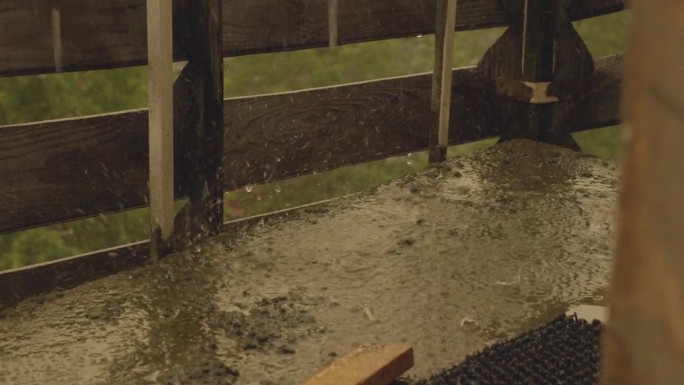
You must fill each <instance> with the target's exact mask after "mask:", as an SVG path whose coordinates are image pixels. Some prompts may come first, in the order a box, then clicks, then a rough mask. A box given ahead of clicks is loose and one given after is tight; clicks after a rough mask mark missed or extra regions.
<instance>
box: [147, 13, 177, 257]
mask: <svg viewBox="0 0 684 385" xmlns="http://www.w3.org/2000/svg"><path fill="white" fill-rule="evenodd" d="M171 11H172V10H171V3H170V2H169V1H168V0H147V47H148V58H149V60H148V61H149V64H148V68H149V72H148V79H149V83H148V84H149V85H148V93H149V131H148V132H149V154H150V156H149V158H150V160H149V170H150V173H149V175H150V182H149V188H150V216H151V218H150V230H151V233H152V235H151V240H152V254H153V255H154V256H157V255H158V254H160V247H161V242H164V241H167V240H168V239H170V237H171V233H172V232H173V221H174V207H173V202H174V199H173V198H174V193H173V189H174V182H173V169H174V168H173V88H172V87H173V57H172V48H173V37H172V27H171V26H172V15H171Z"/></svg>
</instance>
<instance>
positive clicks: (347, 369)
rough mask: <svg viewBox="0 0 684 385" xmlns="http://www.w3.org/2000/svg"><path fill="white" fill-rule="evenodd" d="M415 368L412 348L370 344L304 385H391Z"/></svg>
mask: <svg viewBox="0 0 684 385" xmlns="http://www.w3.org/2000/svg"><path fill="white" fill-rule="evenodd" d="M412 367H413V348H412V347H411V346H410V345H382V346H378V345H366V346H362V347H360V348H358V349H357V350H355V351H353V352H351V353H349V354H347V355H345V356H344V357H342V358H340V359H338V360H335V361H334V362H333V363H332V364H331V365H330V366H329V367H327V368H326V369H324V370H323V371H321V372H320V373H318V374H317V375H315V376H314V377H312V378H311V379H309V380H308V381H306V382H304V383H303V384H302V385H389V384H390V383H391V382H392V381H394V380H396V379H397V378H398V377H399V376H401V375H402V374H404V373H405V372H406V371H408V370H409V369H411V368H412Z"/></svg>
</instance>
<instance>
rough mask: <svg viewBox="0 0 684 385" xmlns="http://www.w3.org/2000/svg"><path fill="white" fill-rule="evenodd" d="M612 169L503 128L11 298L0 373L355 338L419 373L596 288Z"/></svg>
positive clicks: (212, 367)
mask: <svg viewBox="0 0 684 385" xmlns="http://www.w3.org/2000/svg"><path fill="white" fill-rule="evenodd" d="M616 169H617V167H616V163H615V162H614V161H606V160H601V159H597V158H593V157H588V156H584V155H581V154H578V153H575V152H571V151H568V150H564V149H560V148H557V147H553V146H549V145H544V144H540V143H534V142H531V141H518V140H515V141H510V142H506V143H504V144H501V145H497V146H495V147H492V148H490V149H487V150H483V151H480V152H477V153H474V154H471V155H468V156H464V157H461V158H457V159H454V160H451V161H449V162H447V163H446V165H445V166H444V167H442V168H434V169H429V170H426V171H424V172H421V173H418V174H416V175H412V176H409V177H406V178H402V179H400V180H397V181H394V182H392V183H390V184H387V185H383V186H381V187H379V188H378V189H377V190H375V191H374V192H372V193H368V194H364V195H359V196H353V197H347V198H343V199H341V200H338V201H336V202H333V203H328V204H325V205H319V206H313V207H309V208H307V209H305V210H301V211H300V212H297V213H294V214H290V215H289V216H286V217H280V218H278V219H271V220H268V221H266V222H264V223H262V224H258V225H255V226H254V227H252V228H250V229H248V230H246V231H245V232H243V233H240V234H222V235H220V236H218V237H215V238H213V239H210V240H209V241H207V242H205V243H204V244H202V245H200V246H198V247H196V248H195V249H194V250H191V251H189V252H187V253H185V254H182V255H172V256H170V257H168V258H166V259H164V260H162V261H161V262H160V263H158V264H155V265H153V266H150V267H145V268H140V269H137V270H133V271H129V272H122V273H119V274H117V275H113V276H110V277H107V278H104V279H101V280H99V281H95V282H91V283H88V284H84V285H82V286H80V287H78V288H75V289H72V290H68V291H65V292H61V293H55V294H51V295H48V296H44V297H38V298H35V299H31V300H29V301H25V302H24V303H22V304H20V305H19V306H18V307H17V308H16V309H6V310H5V311H4V312H2V313H0V314H2V316H0V362H2V365H1V366H0V383H12V384H19V385H21V384H44V383H51V384H73V383H79V384H105V383H107V384H130V383H183V384H185V383H188V384H195V383H197V384H199V383H207V384H255V383H256V384H283V385H286V384H297V383H301V382H303V381H304V380H306V379H307V378H308V377H310V376H311V375H312V374H314V373H315V372H317V371H319V370H320V369H321V368H323V367H325V366H326V365H327V364H329V363H330V362H331V361H332V360H333V359H334V358H335V356H336V355H342V354H345V353H347V352H349V351H352V350H354V349H355V348H356V347H357V346H358V345H360V344H362V343H408V344H411V345H413V346H414V348H415V357H416V366H415V368H414V369H413V370H412V371H411V372H409V374H410V376H412V378H422V377H425V376H428V375H430V374H432V373H435V372H437V371H439V370H441V369H444V368H446V367H448V366H451V365H452V364H453V363H455V362H458V361H460V360H462V359H463V357H465V355H466V354H469V353H472V352H474V351H475V350H478V349H481V348H482V347H484V346H485V345H486V344H488V343H491V342H493V341H496V340H499V339H501V338H505V337H513V336H515V335H517V334H519V333H520V332H522V331H523V330H527V329H529V328H532V327H534V326H537V325H539V324H541V323H543V322H545V321H548V320H550V319H552V318H553V317H555V316H556V315H558V314H561V313H563V312H565V310H567V309H568V308H570V307H572V306H574V305H579V304H596V305H606V300H605V299H604V297H605V294H606V291H607V288H608V275H609V267H610V261H611V258H610V256H611V255H612V243H613V235H614V224H613V214H614V210H615V203H616V196H617V174H618V173H617V170H616ZM268 381H272V382H268Z"/></svg>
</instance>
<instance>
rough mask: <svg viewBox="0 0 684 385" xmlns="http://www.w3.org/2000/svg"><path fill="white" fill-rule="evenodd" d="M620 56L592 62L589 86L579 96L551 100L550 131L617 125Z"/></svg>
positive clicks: (620, 87) (620, 85) (620, 114)
mask: <svg viewBox="0 0 684 385" xmlns="http://www.w3.org/2000/svg"><path fill="white" fill-rule="evenodd" d="M622 74H623V56H622V55H616V56H609V57H605V58H603V59H601V60H598V61H597V62H596V69H595V70H594V73H593V75H592V76H591V81H590V82H589V84H590V85H591V86H589V87H588V88H587V89H586V90H585V91H584V92H583V93H582V94H581V95H579V96H578V97H576V98H574V99H569V100H566V101H564V102H563V103H555V104H553V105H552V108H553V114H552V115H553V121H552V123H551V124H552V128H551V130H555V131H569V132H577V131H583V130H590V129H594V128H600V127H608V126H614V125H616V124H619V123H620V121H621V117H622V106H621V103H620V101H621V100H622Z"/></svg>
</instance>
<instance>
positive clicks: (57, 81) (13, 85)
mask: <svg viewBox="0 0 684 385" xmlns="http://www.w3.org/2000/svg"><path fill="white" fill-rule="evenodd" d="M626 20H627V17H626V13H625V12H622V13H618V14H613V15H609V16H604V17H599V18H595V19H589V20H585V21H580V22H577V23H575V26H576V27H577V29H578V31H579V32H580V34H581V35H582V36H583V38H584V39H585V40H586V42H587V46H588V47H589V49H590V51H591V52H592V54H593V55H594V56H595V57H600V56H605V55H610V54H615V53H619V52H622V51H623V49H624V43H623V39H624V35H625V27H626ZM502 32H503V29H500V28H499V29H490V30H482V31H470V32H460V33H458V34H457V36H456V42H455V44H456V45H455V49H454V65H455V66H459V67H460V66H471V65H475V64H477V61H478V60H479V58H480V57H481V56H482V54H483V53H484V52H485V50H486V49H487V48H488V47H489V46H491V44H492V43H493V42H494V41H495V40H496V39H497V38H498V36H500V35H501V33H502ZM433 44H434V37H433V36H432V35H426V36H418V37H413V38H405V39H394V40H386V41H377V42H369V43H361V44H351V45H346V46H341V47H337V48H334V49H327V48H322V49H310V50H301V51H293V52H283V53H273V54H263V55H252V56H245V57H235V58H229V59H226V60H225V66H224V67H225V96H226V97H237V96H244V95H253V94H263V93H273V92H281V91H289V90H297V89H305V88H312V87H322V86H329V85H335V84H341V83H349V82H358V81H366V80H372V79H378V78H383V77H390V76H400V75H408V74H413V73H419V72H428V71H431V70H432V60H433V51H432V50H433ZM179 69H180V68H179V67H178V66H177V68H176V70H179ZM146 105H147V70H146V68H144V67H134V68H121V69H115V70H103V71H90V72H78V73H68V74H51V75H39V76H26V77H15V78H2V79H0V125H5V124H17V123H25V122H29V121H38V120H47V119H56V118H65V117H73V116H80V115H89V114H100V113H107V112H114V111H120V110H127V109H134V108H143V107H145V106H146ZM618 131H619V129H618V128H617V127H612V128H608V129H600V130H593V131H588V132H584V133H579V134H575V137H576V139H577V140H578V142H579V143H580V145H581V146H582V148H583V149H584V150H585V151H586V152H588V153H591V154H595V155H598V156H602V157H607V158H614V157H615V156H617V136H618ZM493 143H494V141H492V140H489V141H483V142H477V143H471V144H467V145H464V146H458V147H455V148H452V149H450V154H449V155H450V156H458V155H460V154H463V153H466V152H469V151H473V150H474V149H477V148H482V147H486V146H489V145H491V144H493ZM426 163H427V161H426V155H425V153H417V154H409V155H406V156H400V157H395V158H390V159H385V160H380V161H376V162H371V163H366V164H362V165H355V166H351V167H345V168H341V169H337V170H332V171H327V172H322V173H318V174H314V175H306V176H302V177H298V178H293V179H289V180H283V181H277V182H274V183H270V184H267V185H262V186H249V187H248V188H245V189H242V190H239V191H233V192H228V193H227V194H226V199H225V208H226V219H235V218H240V217H244V216H249V215H255V214H261V213H265V212H270V211H274V210H279V209H283V208H287V207H294V206H298V205H301V204H305V203H309V202H314V201H318V200H323V199H328V198H332V197H336V196H341V195H346V194H350V193H354V192H358V191H367V190H369V189H372V188H373V187H375V186H377V185H379V184H381V183H384V182H386V181H389V180H392V179H395V178H397V177H399V176H401V175H405V174H407V173H411V172H415V171H417V170H420V169H422V168H424V167H425V166H426ZM247 190H250V191H247ZM148 215H149V214H148V210H147V209H139V210H130V211H125V212H121V213H114V214H108V215H100V216H97V217H93V218H88V219H84V220H78V221H73V222H68V223H60V224H55V225H51V226H45V227H42V228H38V229H32V230H27V231H21V232H16V233H12V234H7V235H0V269H8V268H14V267H19V266H24V265H28V264H33V263H39V262H44V261H49V260H52V259H55V258H60V257H65V256H70V255H74V254H78V253H84V252H89V251H92V250H98V249H102V248H107V247H113V246H116V245H120V244H124V243H129V242H134V241H137V240H141V239H145V238H147V234H148V225H147V223H148Z"/></svg>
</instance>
